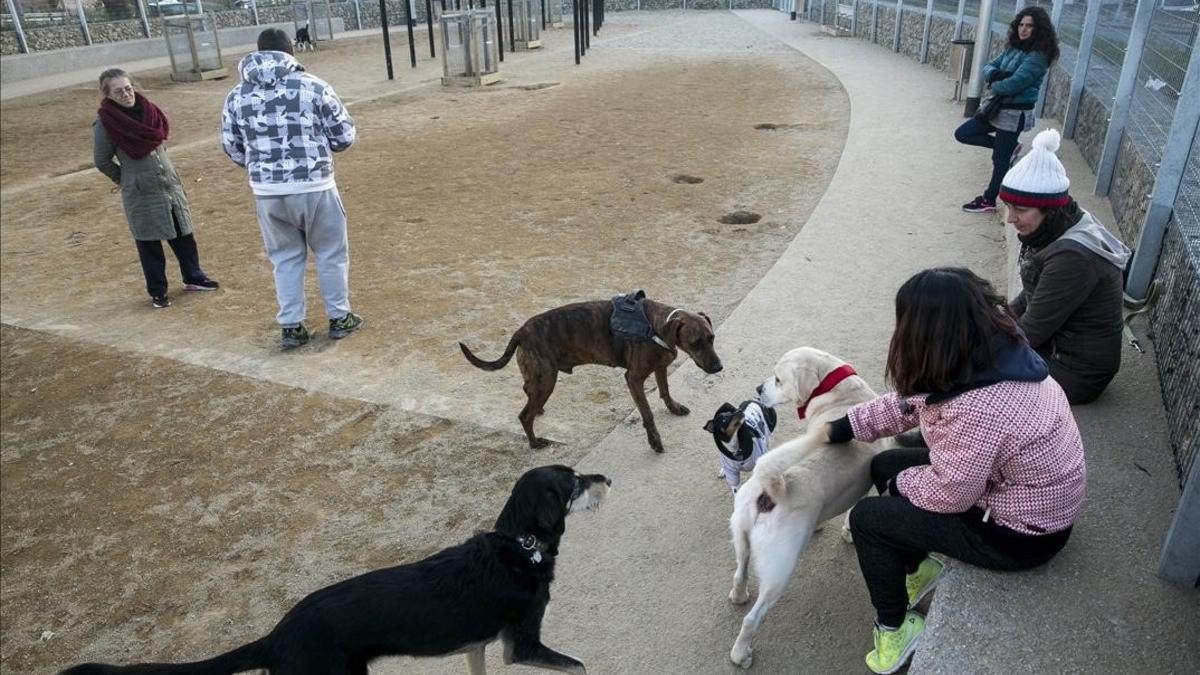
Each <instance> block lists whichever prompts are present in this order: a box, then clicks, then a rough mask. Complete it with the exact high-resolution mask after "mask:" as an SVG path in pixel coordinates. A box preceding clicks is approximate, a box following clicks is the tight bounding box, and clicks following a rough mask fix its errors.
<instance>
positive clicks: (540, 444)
mask: <svg viewBox="0 0 1200 675" xmlns="http://www.w3.org/2000/svg"><path fill="white" fill-rule="evenodd" d="M529 447H531V448H533V449H534V450H541V449H542V448H548V447H550V439H548V438H542V437H541V436H538V437H537V438H536V439H534V441H533V442H532V443H530V444H529Z"/></svg>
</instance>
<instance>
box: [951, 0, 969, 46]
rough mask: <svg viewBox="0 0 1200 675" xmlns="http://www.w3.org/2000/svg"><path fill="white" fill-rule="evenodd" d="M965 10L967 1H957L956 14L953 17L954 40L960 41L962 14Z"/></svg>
mask: <svg viewBox="0 0 1200 675" xmlns="http://www.w3.org/2000/svg"><path fill="white" fill-rule="evenodd" d="M966 9H967V0H958V13H956V14H955V15H954V39H955V40H961V39H962V25H963V12H965V11H966Z"/></svg>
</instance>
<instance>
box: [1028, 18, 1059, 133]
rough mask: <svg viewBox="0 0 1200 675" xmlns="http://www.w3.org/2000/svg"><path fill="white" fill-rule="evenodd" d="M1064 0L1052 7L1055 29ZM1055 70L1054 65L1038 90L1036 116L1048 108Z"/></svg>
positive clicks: (1034, 111) (1034, 108)
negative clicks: (1047, 100) (1047, 102)
mask: <svg viewBox="0 0 1200 675" xmlns="http://www.w3.org/2000/svg"><path fill="white" fill-rule="evenodd" d="M1062 13H1063V0H1054V4H1053V5H1052V6H1051V8H1050V23H1052V24H1054V30H1056V31H1057V30H1058V29H1059V24H1060V23H1062ZM1053 72H1054V68H1053V66H1052V67H1051V69H1050V72H1047V73H1046V81H1045V83H1044V84H1043V85H1042V89H1041V91H1039V92H1038V100H1037V103H1036V104H1034V106H1033V115H1034V117H1041V116H1042V111H1043V110H1044V109H1045V108H1046V90H1047V89H1049V88H1050V77H1051V74H1052V73H1053Z"/></svg>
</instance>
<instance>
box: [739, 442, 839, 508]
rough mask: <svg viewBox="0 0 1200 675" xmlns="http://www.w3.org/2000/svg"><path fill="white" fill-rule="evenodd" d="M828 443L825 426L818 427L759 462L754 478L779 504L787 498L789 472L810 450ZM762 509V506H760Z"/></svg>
mask: <svg viewBox="0 0 1200 675" xmlns="http://www.w3.org/2000/svg"><path fill="white" fill-rule="evenodd" d="M828 442H829V437H828V434H827V433H826V430H825V425H824V424H820V425H816V427H815V428H813V429H809V430H808V432H807V433H805V434H804V435H803V436H801V437H799V438H797V439H796V440H794V441H792V442H790V443H786V444H784V445H782V446H780V447H778V448H776V449H775V450H772V451H771V452H768V453H767V454H766V455H763V457H762V459H760V460H758V466H756V467H755V468H754V477H755V478H757V479H758V482H759V484H760V485H762V488H763V492H764V493H765V494H766V496H767V497H768V498H770V501H771V502H773V503H774V504H778V503H780V502H781V501H783V500H784V498H785V497H786V496H787V478H788V476H787V474H788V470H789V469H791V468H792V467H793V466H795V464H796V462H798V461H800V459H801V458H803V457H804V455H805V454H807V453H808V452H809V451H810V450H812V449H813V448H816V447H820V446H822V445H825V444H826V443H828ZM772 508H773V506H772ZM761 509H762V505H760V510H761Z"/></svg>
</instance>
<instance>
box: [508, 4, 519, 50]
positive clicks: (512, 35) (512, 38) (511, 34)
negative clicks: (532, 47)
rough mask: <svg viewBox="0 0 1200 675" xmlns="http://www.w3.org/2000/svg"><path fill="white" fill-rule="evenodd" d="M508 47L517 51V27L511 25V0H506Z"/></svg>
mask: <svg viewBox="0 0 1200 675" xmlns="http://www.w3.org/2000/svg"><path fill="white" fill-rule="evenodd" d="M508 48H509V49H511V50H512V51H514V52H515V51H517V27H516V26H515V25H513V0H508Z"/></svg>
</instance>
